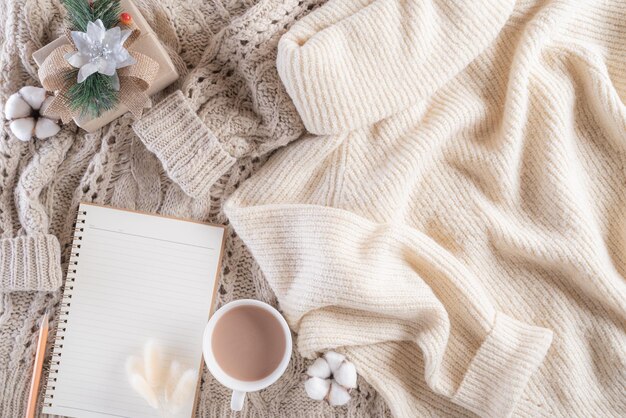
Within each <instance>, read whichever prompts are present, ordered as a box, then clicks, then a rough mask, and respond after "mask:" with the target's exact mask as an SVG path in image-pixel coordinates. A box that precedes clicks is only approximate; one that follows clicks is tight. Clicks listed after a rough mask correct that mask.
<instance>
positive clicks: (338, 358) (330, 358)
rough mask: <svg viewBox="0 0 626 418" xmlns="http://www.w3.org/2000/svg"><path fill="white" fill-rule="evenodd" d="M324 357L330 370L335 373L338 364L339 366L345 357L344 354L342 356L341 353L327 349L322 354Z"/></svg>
mask: <svg viewBox="0 0 626 418" xmlns="http://www.w3.org/2000/svg"><path fill="white" fill-rule="evenodd" d="M324 358H325V359H326V361H327V362H328V365H329V366H330V371H331V372H333V373H335V371H336V370H337V369H339V366H341V363H343V361H344V360H345V359H346V356H344V355H343V354H339V353H335V352H334V351H329V352H327V353H326V354H324Z"/></svg>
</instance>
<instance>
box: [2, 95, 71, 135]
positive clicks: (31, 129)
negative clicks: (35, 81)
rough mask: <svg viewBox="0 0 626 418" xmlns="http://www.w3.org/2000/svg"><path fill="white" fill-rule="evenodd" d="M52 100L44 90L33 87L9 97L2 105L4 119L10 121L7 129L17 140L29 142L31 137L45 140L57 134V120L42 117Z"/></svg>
mask: <svg viewBox="0 0 626 418" xmlns="http://www.w3.org/2000/svg"><path fill="white" fill-rule="evenodd" d="M52 99H53V96H48V95H47V93H46V90H44V89H42V88H41V87H34V86H24V87H22V88H21V89H20V90H19V91H18V92H17V93H13V94H12V95H11V96H9V99H8V100H7V102H6V103H5V104H4V117H5V118H6V119H7V120H9V121H11V122H10V123H9V128H10V129H11V132H13V135H15V137H16V138H17V139H19V140H20V141H29V140H30V139H31V138H32V137H33V136H35V137H37V138H39V139H45V138H49V137H51V136H53V135H55V134H56V133H57V132H59V130H60V129H61V127H60V126H59V124H58V123H57V122H58V119H57V118H54V117H51V116H48V115H46V116H44V112H45V110H46V108H47V107H48V106H49V105H50V103H51V102H52Z"/></svg>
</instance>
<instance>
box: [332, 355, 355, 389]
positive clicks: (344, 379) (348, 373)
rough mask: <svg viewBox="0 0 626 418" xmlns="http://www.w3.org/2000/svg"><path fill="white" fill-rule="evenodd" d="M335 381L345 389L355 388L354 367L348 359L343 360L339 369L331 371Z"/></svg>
mask: <svg viewBox="0 0 626 418" xmlns="http://www.w3.org/2000/svg"><path fill="white" fill-rule="evenodd" d="M333 377H334V378H335V381H337V383H339V384H340V385H341V386H343V387H344V388H347V389H353V388H356V367H354V364H352V363H350V362H349V361H344V362H343V363H342V364H341V366H339V369H337V371H336V372H335V373H333Z"/></svg>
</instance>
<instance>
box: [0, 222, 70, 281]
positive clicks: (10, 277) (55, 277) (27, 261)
mask: <svg viewBox="0 0 626 418" xmlns="http://www.w3.org/2000/svg"><path fill="white" fill-rule="evenodd" d="M62 282H63V279H62V273H61V249H60V246H59V241H58V240H57V238H56V237H55V236H54V235H49V234H38V235H26V236H21V237H17V238H6V239H1V240H0V283H1V287H0V292H15V291H53V290H56V289H58V288H59V287H60V286H61V283H62Z"/></svg>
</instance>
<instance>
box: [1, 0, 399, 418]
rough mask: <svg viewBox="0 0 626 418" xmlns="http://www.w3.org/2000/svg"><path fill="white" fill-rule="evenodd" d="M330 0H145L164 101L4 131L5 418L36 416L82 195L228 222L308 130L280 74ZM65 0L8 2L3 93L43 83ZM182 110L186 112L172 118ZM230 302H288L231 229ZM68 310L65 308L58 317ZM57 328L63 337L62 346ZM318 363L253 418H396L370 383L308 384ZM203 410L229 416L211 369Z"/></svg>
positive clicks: (265, 396)
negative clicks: (28, 137) (38, 128)
mask: <svg viewBox="0 0 626 418" xmlns="http://www.w3.org/2000/svg"><path fill="white" fill-rule="evenodd" d="M322 2H323V0H300V1H297V0H260V1H255V0H243V1H241V0H238V1H235V0H212V1H200V0H189V1H185V2H181V1H178V0H138V1H136V4H137V6H138V7H139V9H140V10H141V11H142V13H143V14H144V16H145V17H146V19H147V20H148V22H149V23H150V25H151V26H152V28H154V29H155V31H156V32H157V34H158V36H159V38H160V40H161V42H162V43H163V44H164V45H165V47H166V49H167V51H168V52H169V54H170V56H171V58H172V60H173V62H174V63H175V65H176V67H177V69H178V71H179V73H180V74H181V78H180V80H179V81H178V82H177V83H176V84H175V85H174V86H171V87H170V88H168V89H167V91H164V92H162V93H160V94H159V95H157V96H156V97H154V98H153V102H154V103H155V105H154V107H153V109H151V110H150V111H149V112H148V113H147V114H146V115H144V118H142V119H141V120H140V121H138V122H136V123H135V125H134V126H133V122H134V121H133V119H132V117H131V116H129V115H126V116H124V117H121V118H119V119H118V120H116V121H114V122H113V123H111V124H110V125H108V126H105V127H104V128H102V129H100V130H98V131H96V132H94V133H93V134H86V133H85V132H84V131H81V130H79V129H77V128H76V127H75V125H73V124H69V125H67V126H64V127H63V129H62V130H61V132H60V133H59V134H58V135H57V136H55V137H54V138H51V139H48V140H42V141H35V142H27V143H24V142H21V141H18V140H17V139H16V138H15V137H13V136H12V134H10V133H9V130H8V128H7V124H6V123H5V124H4V128H3V129H2V131H1V134H0V135H1V137H0V417H2V418H13V417H18V416H23V415H24V412H25V407H26V397H27V393H28V383H29V379H30V377H31V373H32V367H33V360H34V350H35V345H36V344H35V341H36V337H37V335H36V332H37V329H36V328H37V327H36V324H37V322H38V321H39V319H40V318H41V316H42V315H43V313H44V312H45V310H46V309H50V310H51V311H52V312H54V310H55V308H57V307H58V304H59V300H60V292H59V287H60V286H61V284H62V281H63V277H64V272H65V271H66V269H67V261H68V256H69V253H70V250H71V248H70V247H71V236H72V232H73V228H72V222H73V221H74V217H75V214H76V210H77V206H78V204H79V202H81V201H85V202H97V203H101V204H107V205H113V206H117V207H122V208H129V209H137V210H141V211H148V212H155V213H161V214H167V215H172V216H181V217H187V218H194V219H197V220H202V221H208V222H213V223H220V224H228V219H227V218H226V216H225V215H224V212H223V211H222V207H223V203H224V201H225V199H226V198H227V197H228V196H230V195H231V194H232V193H233V191H234V190H235V188H236V187H237V186H238V185H239V184H240V183H241V182H242V181H244V180H245V179H246V178H248V177H249V176H250V175H252V174H253V173H254V172H255V171H256V170H257V169H258V168H259V167H260V166H261V165H262V164H263V162H264V161H265V160H266V156H267V155H268V154H269V153H271V152H272V151H273V150H274V149H276V148H278V147H280V146H282V145H285V144H287V143H289V142H291V141H293V140H295V139H297V138H298V137H299V136H300V135H301V134H302V133H303V132H304V128H303V125H302V122H301V121H300V118H299V116H298V115H297V112H296V110H295V108H294V107H293V104H292V102H291V100H290V99H289V97H288V96H287V95H286V93H285V92H284V90H283V87H282V84H281V83H280V81H279V78H278V75H277V72H276V66H275V59H276V45H277V43H278V39H279V38H280V36H281V35H282V34H283V33H284V32H285V31H286V30H287V29H288V28H289V27H290V26H291V25H292V24H293V22H294V21H295V20H296V19H298V18H300V17H302V16H304V15H305V14H307V13H309V12H310V11H311V10H312V9H313V8H315V7H316V6H317V5H319V4H320V3H322ZM61 8H62V7H61V5H60V4H59V1H58V0H46V1H38V0H24V1H22V0H9V1H5V2H3V4H2V7H1V8H0V28H1V29H2V30H1V31H0V40H1V44H2V49H1V50H0V68H2V72H1V73H0V102H2V103H0V104H4V102H5V101H6V99H7V98H8V96H9V95H10V94H11V93H13V92H15V91H17V90H18V89H19V88H20V87H22V86H24V85H38V80H37V67H36V66H35V64H34V62H33V60H32V58H31V56H32V53H33V52H34V51H36V50H37V49H39V48H41V47H42V46H44V45H45V44H47V43H49V42H50V41H52V40H54V39H55V38H57V37H58V36H60V35H61V34H62V31H63V25H62V19H63V13H62V12H61ZM170 120H174V121H175V122H176V123H169V122H168V123H165V122H163V121H170ZM222 265H223V271H222V277H221V281H220V286H219V290H218V295H217V296H218V303H219V304H220V305H221V304H223V303H225V302H228V301H231V300H233V299H237V298H258V299H261V300H264V301H266V302H269V303H272V304H274V305H276V298H275V296H274V293H273V292H272V290H271V289H270V288H269V286H268V284H267V282H266V281H265V279H264V277H263V275H262V274H261V272H260V270H259V268H258V266H257V264H256V263H255V261H254V259H253V258H252V257H251V255H250V253H249V252H248V250H247V249H246V247H245V245H244V244H243V243H242V241H241V240H240V239H239V238H238V236H237V235H236V234H235V232H234V231H233V230H232V228H230V226H229V229H228V239H227V243H226V251H225V256H224V260H223V263H222ZM181 279H183V278H181ZM55 320H56V316H54V317H53V323H52V325H53V326H54V325H55V323H54V321H55ZM53 338H54V333H52V335H50V341H49V342H50V343H51V342H52V340H53ZM307 365H308V362H307V361H305V360H303V359H302V358H301V357H300V356H299V355H298V350H294V356H293V358H292V361H291V363H290V366H289V369H288V370H287V372H286V373H285V375H284V377H283V378H282V379H281V380H280V381H279V382H277V383H276V384H274V385H272V386H271V387H270V388H268V389H267V390H265V391H262V392H259V393H253V394H250V395H249V397H248V400H247V402H246V406H245V408H244V411H243V412H242V413H241V414H240V415H239V416H244V417H296V416H315V417H321V416H355V417H356V416H383V415H385V414H387V413H388V410H387V408H386V406H385V403H384V402H383V400H382V398H381V397H380V396H378V395H377V393H376V392H375V391H373V390H372V389H371V387H370V386H368V385H367V384H366V383H365V382H363V381H360V382H359V383H360V388H359V390H358V391H354V393H353V395H354V396H353V400H352V402H351V403H350V404H349V405H348V406H346V407H342V408H331V407H330V406H328V405H327V404H326V403H324V402H318V401H313V400H311V399H309V398H308V397H307V396H306V394H305V392H304V388H303V384H302V381H303V379H304V371H305V369H306V367H307ZM201 384H202V386H201V394H200V400H199V404H198V413H197V415H198V416H201V417H223V416H227V415H229V414H230V407H229V398H230V393H229V391H228V390H227V389H225V388H223V387H222V386H221V385H219V384H218V383H216V382H215V381H214V379H213V378H212V377H211V375H210V374H209V373H208V371H206V370H205V372H204V374H203V376H202V383H201Z"/></svg>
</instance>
